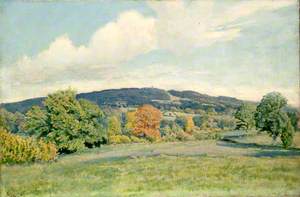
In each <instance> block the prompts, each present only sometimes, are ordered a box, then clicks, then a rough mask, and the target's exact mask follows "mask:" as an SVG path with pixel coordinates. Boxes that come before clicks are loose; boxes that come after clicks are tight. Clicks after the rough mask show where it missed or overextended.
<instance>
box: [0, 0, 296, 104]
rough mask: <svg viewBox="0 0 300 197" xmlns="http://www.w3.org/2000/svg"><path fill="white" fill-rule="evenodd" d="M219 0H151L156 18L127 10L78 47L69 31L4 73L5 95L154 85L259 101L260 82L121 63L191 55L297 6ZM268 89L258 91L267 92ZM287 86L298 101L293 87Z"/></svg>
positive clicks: (262, 0) (267, 0)
mask: <svg viewBox="0 0 300 197" xmlns="http://www.w3.org/2000/svg"><path fill="white" fill-rule="evenodd" d="M219 2H220V1H210V0H203V1H200V0H199V1H190V2H183V1H157V2H156V1H149V5H150V6H151V8H153V10H154V11H155V13H156V16H155V17H145V16H143V15H141V14H140V13H138V12H137V11H127V12H123V13H121V14H120V15H119V17H118V18H117V19H116V20H115V21H111V22H109V23H107V24H106V25H104V26H102V27H100V28H99V29H98V30H97V31H96V32H95V33H94V34H93V35H92V36H91V38H90V40H89V42H88V43H87V44H86V45H81V46H76V45H75V44H74V43H73V41H72V40H70V38H69V37H68V35H67V34H65V35H61V36H59V37H58V38H56V39H55V40H54V41H53V42H52V43H51V44H50V45H49V47H48V48H47V49H46V50H44V51H41V52H40V53H39V54H37V55H36V56H34V57H28V56H24V57H23V58H22V59H20V60H18V61H17V62H16V63H15V65H12V66H10V67H6V68H2V69H1V70H0V72H1V79H0V80H1V82H2V83H1V89H2V92H1V94H2V95H1V99H2V100H3V101H6V102H8V101H16V100H21V99H25V98H30V97H37V96H44V95H46V94H47V93H49V92H50V91H54V90H56V89H60V88H66V87H69V86H72V87H74V88H76V89H77V90H78V91H80V92H84V91H85V92H86V91H92V90H100V89H107V88H119V87H143V86H155V87H158V88H166V89H171V88H178V89H193V90H197V91H201V92H204V93H205V92H206V93H210V94H214V95H215V94H219V95H221V94H224V95H228V96H230V95H232V96H237V97H241V98H245V99H256V98H258V96H253V95H254V94H252V93H255V87H252V89H251V88H249V87H247V88H248V89H251V91H252V93H249V94H248V96H247V95H246V94H245V95H244V94H243V92H242V90H243V87H237V89H234V90H233V89H230V88H228V87H225V86H226V84H221V85H216V86H214V88H212V87H211V84H209V83H208V82H206V81H205V80H202V79H201V77H202V76H203V75H209V74H210V73H208V70H187V69H186V68H184V67H181V68H179V67H178V66H173V65H165V64H163V63H161V64H160V63H159V64H156V65H150V66H147V67H145V68H143V67H141V68H134V69H132V70H130V72H129V71H125V70H123V69H122V68H120V65H121V64H122V63H124V62H126V61H129V60H131V59H132V58H134V57H136V56H138V55H141V54H146V53H148V52H150V51H152V50H155V49H167V50H169V51H171V52H174V53H176V54H181V55H182V56H184V54H185V53H187V52H189V51H190V50H193V49H195V48H198V47H207V46H210V45H212V44H214V43H216V42H226V41H230V40H233V39H235V38H237V37H238V36H239V35H240V34H241V30H242V28H243V26H244V25H245V24H247V23H249V22H253V21H250V19H249V18H250V17H249V16H250V15H253V14H255V13H256V12H258V11H266V10H267V11H270V10H276V9H278V8H282V7H285V6H288V5H291V4H295V3H296V1H288V0H282V1H280V0H277V1H270V0H260V1H258V0H252V1H238V2H236V3H235V4H234V5H232V6H231V5H230V4H228V5H226V4H224V5H223V7H221V8H222V9H220V7H219V8H218V6H219V5H217V3H219ZM247 17H248V18H247ZM233 57H234V56H233ZM186 64H189V62H188V61H187V63H186ZM197 77H199V78H200V79H198V78H197ZM4 82H5V83H4ZM238 88H240V89H238ZM269 89H270V88H269ZM269 89H268V88H265V89H263V90H264V91H267V90H269ZM275 89H276V87H275ZM277 89H278V88H277ZM263 90H261V92H260V93H257V95H259V96H261V94H263V92H262V91H263ZM273 90H274V89H273ZM257 91H258V90H257ZM257 91H256V92H257ZM283 91H285V92H287V93H286V95H289V96H290V97H291V98H292V97H293V99H294V100H296V97H295V96H292V95H295V94H292V92H293V91H292V90H283ZM249 95H250V96H249Z"/></svg>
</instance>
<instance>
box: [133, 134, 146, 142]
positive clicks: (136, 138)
mask: <svg viewBox="0 0 300 197" xmlns="http://www.w3.org/2000/svg"><path fill="white" fill-rule="evenodd" d="M130 140H131V142H133V143H145V142H147V140H145V139H143V138H138V137H135V136H130Z"/></svg>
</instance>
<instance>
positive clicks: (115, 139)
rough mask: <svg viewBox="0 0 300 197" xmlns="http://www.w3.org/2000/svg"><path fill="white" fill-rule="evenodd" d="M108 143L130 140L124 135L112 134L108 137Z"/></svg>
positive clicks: (123, 142)
mask: <svg viewBox="0 0 300 197" xmlns="http://www.w3.org/2000/svg"><path fill="white" fill-rule="evenodd" d="M108 140H109V143H110V144H126V143H130V142H131V140H130V138H129V137H128V136H126V135H112V136H109V138H108Z"/></svg>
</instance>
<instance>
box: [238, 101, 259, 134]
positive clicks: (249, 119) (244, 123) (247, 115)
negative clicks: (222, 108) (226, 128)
mask: <svg viewBox="0 0 300 197" xmlns="http://www.w3.org/2000/svg"><path fill="white" fill-rule="evenodd" d="M254 114H255V106H253V105H250V104H246V103H243V104H242V105H241V106H240V107H239V108H238V109H237V111H236V113H235V114H234V117H235V118H236V120H237V121H236V129H244V130H246V131H248V130H250V129H252V128H254V127H255V119H254Z"/></svg>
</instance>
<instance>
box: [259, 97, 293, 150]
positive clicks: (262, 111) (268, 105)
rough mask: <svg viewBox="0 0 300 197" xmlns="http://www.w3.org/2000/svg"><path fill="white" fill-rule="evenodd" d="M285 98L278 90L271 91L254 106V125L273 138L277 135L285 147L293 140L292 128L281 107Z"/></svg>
mask: <svg viewBox="0 0 300 197" xmlns="http://www.w3.org/2000/svg"><path fill="white" fill-rule="evenodd" d="M286 105H287V99H286V98H285V97H283V96H282V95H281V94H280V93H278V92H271V93H269V94H267V95H265V96H264V97H263V99H262V100H261V102H260V103H259V105H258V106H257V108H256V113H255V120H256V127H257V128H259V129H260V130H262V131H267V132H268V133H269V134H270V136H272V137H273V139H274V140H275V139H276V138H277V137H278V136H280V139H281V141H282V144H283V146H284V147H285V148H287V147H288V146H290V145H291V144H292V141H293V133H294V128H293V127H292V125H291V121H290V119H289V117H288V115H287V114H286V112H284V110H283V108H284V107H285V106H286Z"/></svg>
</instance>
